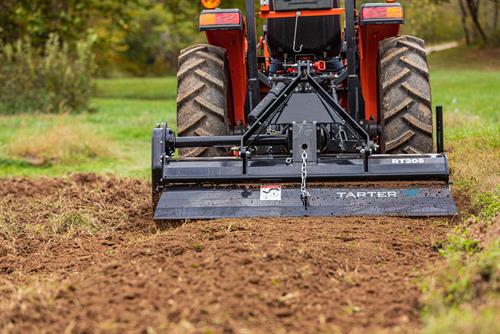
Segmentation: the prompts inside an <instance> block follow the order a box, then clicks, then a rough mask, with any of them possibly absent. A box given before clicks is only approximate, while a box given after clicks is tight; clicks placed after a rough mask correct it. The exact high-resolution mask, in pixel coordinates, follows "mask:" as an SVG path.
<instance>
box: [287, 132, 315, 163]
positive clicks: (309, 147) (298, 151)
mask: <svg viewBox="0 0 500 334" xmlns="http://www.w3.org/2000/svg"><path fill="white" fill-rule="evenodd" d="M317 141H318V137H317V130H316V123H315V122H314V123H293V126H292V142H293V162H294V163H302V152H304V151H306V153H307V157H308V158H307V161H308V162H317V161H318V142H317Z"/></svg>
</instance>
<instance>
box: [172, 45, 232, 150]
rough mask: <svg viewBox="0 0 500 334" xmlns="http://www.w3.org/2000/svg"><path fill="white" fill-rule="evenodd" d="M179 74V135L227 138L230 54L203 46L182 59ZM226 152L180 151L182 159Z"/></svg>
mask: <svg viewBox="0 0 500 334" xmlns="http://www.w3.org/2000/svg"><path fill="white" fill-rule="evenodd" d="M178 61H179V71H178V72H177V135H178V136H180V137H183V136H223V135H227V134H228V132H229V130H228V129H229V128H228V126H229V124H228V114H227V92H228V84H229V80H228V71H227V66H226V50H225V49H223V48H220V47H216V46H212V45H207V44H199V45H194V46H191V47H189V48H186V49H184V50H182V51H181V53H180V55H179V59H178ZM225 153H226V150H225V149H223V148H208V147H196V148H185V149H180V157H181V158H191V157H214V156H221V155H225Z"/></svg>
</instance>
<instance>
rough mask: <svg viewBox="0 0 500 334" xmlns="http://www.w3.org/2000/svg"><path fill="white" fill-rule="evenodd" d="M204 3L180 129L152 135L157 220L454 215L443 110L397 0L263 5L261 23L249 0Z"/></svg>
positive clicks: (294, 0) (180, 88)
mask: <svg viewBox="0 0 500 334" xmlns="http://www.w3.org/2000/svg"><path fill="white" fill-rule="evenodd" d="M201 2H202V4H203V6H204V7H205V9H204V10H203V11H202V12H201V14H200V16H199V30H200V31H201V32H203V33H204V34H205V35H206V40H207V43H206V44H199V45H194V46H191V47H188V48H186V49H184V50H182V51H181V52H180V55H179V58H178V66H179V67H178V73H177V81H178V82H177V127H176V132H174V130H173V129H172V128H170V127H169V126H168V125H167V124H165V123H160V124H158V126H157V127H156V128H155V129H153V140H152V194H153V207H154V218H155V219H156V220H184V219H214V218H238V217H303V216H407V217H417V216H451V215H455V214H456V212H457V211H456V207H455V204H454V202H453V199H452V196H451V191H450V177H449V168H448V159H447V157H446V155H445V153H444V145H443V110H442V107H440V106H438V107H436V110H435V113H434V112H433V109H432V100H431V87H430V83H429V66H428V62H427V53H426V49H425V43H424V41H423V40H421V39H419V38H417V37H413V36H407V35H400V27H401V25H402V24H404V21H405V16H404V13H405V11H404V8H403V6H402V5H401V4H399V3H397V2H395V1H394V0H387V1H385V2H377V3H364V4H362V5H360V6H358V5H359V4H356V0H345V1H344V2H343V3H344V6H343V7H341V6H340V2H339V1H338V0H316V1H313V0H261V1H260V8H259V11H258V16H259V18H260V19H261V20H262V22H263V26H262V29H260V28H259V29H257V25H256V21H257V20H256V8H255V7H256V4H255V1H254V0H245V11H244V13H243V12H242V11H241V10H239V9H222V8H220V6H221V0H201ZM257 31H259V32H260V31H261V33H259V35H260V37H259V38H258V35H257ZM434 115H435V116H434ZM434 118H435V121H436V122H435V123H436V126H434V121H433V119H434ZM434 138H436V145H434ZM434 147H436V149H434Z"/></svg>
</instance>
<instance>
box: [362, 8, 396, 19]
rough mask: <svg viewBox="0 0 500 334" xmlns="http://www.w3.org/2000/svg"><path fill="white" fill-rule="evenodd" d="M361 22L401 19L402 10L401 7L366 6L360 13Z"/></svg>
mask: <svg viewBox="0 0 500 334" xmlns="http://www.w3.org/2000/svg"><path fill="white" fill-rule="evenodd" d="M361 17H362V19H363V20H373V19H402V18H403V8H402V7H401V6H373V7H372V6H369V7H368V6H367V7H364V8H363V11H362V13H361Z"/></svg>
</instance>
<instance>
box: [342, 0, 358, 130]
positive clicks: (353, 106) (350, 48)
mask: <svg viewBox="0 0 500 334" xmlns="http://www.w3.org/2000/svg"><path fill="white" fill-rule="evenodd" d="M355 9H356V1H355V0H345V20H346V28H345V41H346V43H347V72H348V78H347V88H348V91H347V94H348V110H349V114H350V115H351V117H353V118H354V119H356V120H357V121H359V120H360V118H359V101H358V98H359V92H358V89H359V88H358V87H359V83H358V81H359V80H358V73H357V66H356V51H357V50H356V44H357V42H356V35H355V26H356V22H355Z"/></svg>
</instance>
